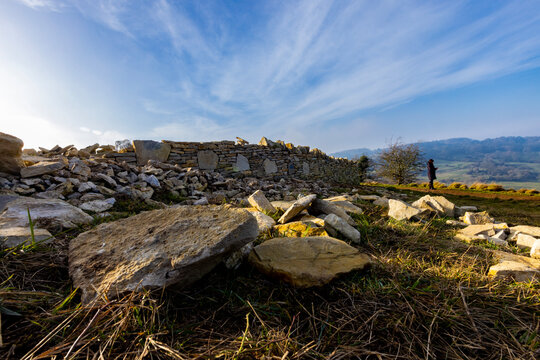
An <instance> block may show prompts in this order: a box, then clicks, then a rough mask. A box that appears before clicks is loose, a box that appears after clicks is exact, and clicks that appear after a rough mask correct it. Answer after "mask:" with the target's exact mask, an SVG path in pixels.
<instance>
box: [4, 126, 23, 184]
mask: <svg viewBox="0 0 540 360" xmlns="http://www.w3.org/2000/svg"><path fill="white" fill-rule="evenodd" d="M23 145H24V143H23V141H22V140H21V139H19V138H18V137H15V136H12V135H8V134H4V133H2V132H0V172H5V173H8V174H13V175H19V172H20V170H21V168H23V167H24V162H23V160H22V157H21V156H22V148H23Z"/></svg>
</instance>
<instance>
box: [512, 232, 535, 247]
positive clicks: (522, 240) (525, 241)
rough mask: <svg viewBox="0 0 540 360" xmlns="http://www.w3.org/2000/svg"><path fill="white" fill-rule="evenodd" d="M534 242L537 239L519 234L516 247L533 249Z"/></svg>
mask: <svg viewBox="0 0 540 360" xmlns="http://www.w3.org/2000/svg"><path fill="white" fill-rule="evenodd" d="M536 240H537V239H536V238H535V237H533V236H531V235H527V234H523V233H520V234H518V235H517V242H516V245H517V246H519V247H520V248H526V249H530V248H532V247H533V245H534V243H535V242H536Z"/></svg>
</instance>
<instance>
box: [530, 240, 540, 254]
mask: <svg viewBox="0 0 540 360" xmlns="http://www.w3.org/2000/svg"><path fill="white" fill-rule="evenodd" d="M531 257H532V258H534V259H540V239H538V240H536V241H535V242H534V244H533V246H532V247H531Z"/></svg>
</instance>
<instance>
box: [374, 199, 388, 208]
mask: <svg viewBox="0 0 540 360" xmlns="http://www.w3.org/2000/svg"><path fill="white" fill-rule="evenodd" d="M389 201H390V199H388V198H387V197H380V198H378V199H376V200H375V201H373V205H377V206H382V207H388V206H389Z"/></svg>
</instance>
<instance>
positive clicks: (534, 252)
mask: <svg viewBox="0 0 540 360" xmlns="http://www.w3.org/2000/svg"><path fill="white" fill-rule="evenodd" d="M0 237H2V236H0ZM531 257H532V258H534V259H540V239H538V240H536V241H535V242H534V244H533V246H532V247H531Z"/></svg>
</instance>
